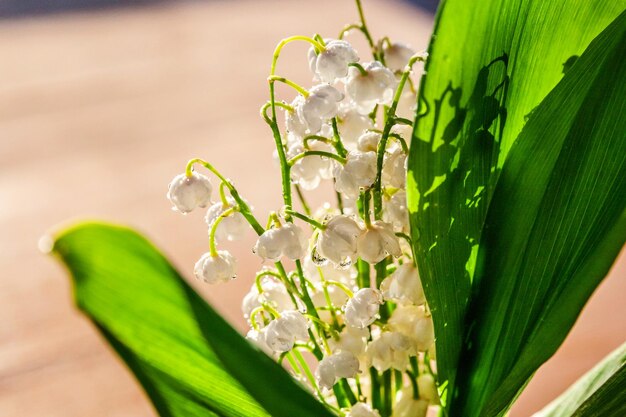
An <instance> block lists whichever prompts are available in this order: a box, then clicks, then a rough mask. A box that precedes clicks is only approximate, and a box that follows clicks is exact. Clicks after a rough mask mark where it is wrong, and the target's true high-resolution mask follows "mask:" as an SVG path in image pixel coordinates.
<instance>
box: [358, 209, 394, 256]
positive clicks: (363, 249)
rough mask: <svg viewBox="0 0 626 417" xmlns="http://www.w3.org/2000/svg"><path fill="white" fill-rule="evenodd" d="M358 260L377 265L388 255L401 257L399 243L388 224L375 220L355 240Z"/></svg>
mask: <svg viewBox="0 0 626 417" xmlns="http://www.w3.org/2000/svg"><path fill="white" fill-rule="evenodd" d="M357 253H358V255H359V258H361V259H363V260H364V261H366V262H369V263H371V264H377V263H378V262H380V261H382V260H383V259H385V258H386V257H387V256H388V255H391V256H395V257H398V256H400V255H402V250H401V249H400V242H399V241H398V237H397V236H396V234H395V233H394V231H393V227H392V226H391V225H390V224H389V223H385V222H383V221H381V220H377V221H375V222H374V223H372V224H371V225H370V226H369V227H368V228H367V229H366V230H365V232H364V233H363V234H362V235H361V236H359V239H358V240H357Z"/></svg>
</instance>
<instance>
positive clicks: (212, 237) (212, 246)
mask: <svg viewBox="0 0 626 417" xmlns="http://www.w3.org/2000/svg"><path fill="white" fill-rule="evenodd" d="M235 211H237V208H236V207H231V208H229V209H228V210H225V211H224V212H223V213H222V214H220V215H219V216H218V217H217V219H215V220H213V224H212V225H211V231H210V232H209V253H210V254H211V256H212V257H214V258H216V257H217V256H218V255H217V246H216V243H215V232H216V231H217V226H218V225H219V224H220V223H221V222H222V220H224V219H225V218H226V217H228V216H230V215H231V214H233V213H234V212H235Z"/></svg>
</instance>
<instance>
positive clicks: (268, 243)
mask: <svg viewBox="0 0 626 417" xmlns="http://www.w3.org/2000/svg"><path fill="white" fill-rule="evenodd" d="M308 244H309V242H308V239H307V237H306V235H305V234H304V231H303V230H302V229H301V228H300V227H299V226H297V225H295V224H293V223H286V224H284V225H282V226H280V227H275V228H272V229H268V230H266V231H265V232H263V234H262V235H261V236H259V239H258V240H257V242H256V245H255V246H254V253H256V254H257V255H259V256H260V257H261V258H263V259H270V260H272V261H274V262H276V261H278V260H279V259H280V257H281V256H283V255H284V256H286V257H287V258H289V259H300V258H302V257H303V256H304V255H305V254H306V252H307V248H308Z"/></svg>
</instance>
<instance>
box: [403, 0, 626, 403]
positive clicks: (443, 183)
mask: <svg viewBox="0 0 626 417" xmlns="http://www.w3.org/2000/svg"><path fill="white" fill-rule="evenodd" d="M625 7H626V1H625V0H560V1H556V0H553V1H547V0H482V1H479V2H472V1H467V0H444V2H443V4H442V6H441V8H440V11H439V14H438V17H437V21H436V25H435V34H434V36H433V39H432V41H431V45H430V48H429V53H430V57H429V61H428V63H427V67H426V75H425V76H424V78H423V79H422V83H421V87H420V101H419V108H418V117H417V118H416V123H415V126H414V136H413V140H412V145H411V153H410V156H409V174H408V177H407V193H408V199H409V201H408V205H409V211H410V214H411V216H410V217H411V225H412V237H413V239H414V241H415V246H416V247H415V250H416V253H417V260H418V265H419V269H420V274H421V277H422V280H423V284H424V287H425V292H426V296H427V298H428V301H429V305H430V306H431V309H432V312H433V320H434V323H435V330H436V335H437V357H438V369H439V379H440V382H441V383H442V384H444V385H445V386H447V387H448V388H450V389H452V390H454V388H455V387H456V385H457V383H456V377H457V369H458V367H459V365H463V364H462V363H461V364H460V363H459V360H460V354H461V350H462V348H463V343H464V337H465V336H464V334H465V332H466V310H467V308H468V303H469V300H470V296H471V292H472V280H473V279H474V274H475V266H476V257H477V254H478V247H479V242H480V241H481V235H482V233H483V230H484V221H485V216H486V213H487V208H488V206H489V202H490V199H491V196H492V194H493V190H494V188H495V185H496V182H497V179H498V176H499V174H500V171H501V168H502V165H503V163H504V160H505V159H506V157H507V155H508V153H509V150H510V149H511V146H512V145H513V143H514V142H515V139H516V138H517V136H518V135H519V133H520V131H521V130H522V127H523V126H524V123H525V121H526V119H527V116H528V115H529V114H530V113H531V112H532V110H533V109H534V108H535V107H536V106H537V105H538V104H539V103H540V102H541V101H542V100H543V99H544V98H545V97H546V95H547V94H548V93H549V92H550V91H551V90H552V89H553V88H554V86H555V85H556V84H557V83H558V82H559V80H560V79H561V78H562V77H563V72H564V70H566V69H569V68H570V67H571V64H572V62H573V61H574V60H575V58H576V56H578V55H580V54H581V53H582V52H583V51H584V50H585V48H586V47H587V46H588V45H589V43H590V42H591V40H592V39H593V38H594V37H595V36H597V35H598V34H599V33H600V32H601V31H602V30H603V29H604V28H605V27H606V26H608V24H609V23H610V22H611V21H612V20H613V19H614V18H615V17H616V16H617V15H619V13H620V12H621V11H622V10H624V8H625ZM485 366H486V367H488V366H489V365H485ZM446 395H447V394H446ZM447 396H448V397H449V395H447ZM448 402H450V401H448Z"/></svg>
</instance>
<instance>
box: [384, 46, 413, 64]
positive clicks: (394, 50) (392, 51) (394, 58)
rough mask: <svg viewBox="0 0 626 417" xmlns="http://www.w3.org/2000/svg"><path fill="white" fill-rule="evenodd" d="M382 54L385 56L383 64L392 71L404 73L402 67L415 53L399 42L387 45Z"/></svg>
mask: <svg viewBox="0 0 626 417" xmlns="http://www.w3.org/2000/svg"><path fill="white" fill-rule="evenodd" d="M383 53H384V54H385V64H386V65H387V67H388V68H389V69H390V70H392V71H404V67H406V65H407V64H408V63H409V60H410V59H411V57H413V55H415V51H414V50H413V49H412V48H411V47H410V46H408V45H406V44H404V43H400V42H394V43H392V44H389V43H387V44H386V45H385V46H384V47H383Z"/></svg>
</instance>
